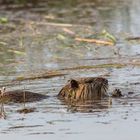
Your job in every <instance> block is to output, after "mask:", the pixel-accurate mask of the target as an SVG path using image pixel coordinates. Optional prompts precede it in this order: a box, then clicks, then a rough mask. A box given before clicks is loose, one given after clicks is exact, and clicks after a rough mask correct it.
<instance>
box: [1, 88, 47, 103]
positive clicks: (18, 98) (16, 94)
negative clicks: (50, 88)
mask: <svg viewBox="0 0 140 140" xmlns="http://www.w3.org/2000/svg"><path fill="white" fill-rule="evenodd" d="M47 97H48V96H46V95H43V94H39V93H34V92H30V91H24V90H13V91H6V92H4V94H3V96H0V100H1V101H3V102H14V103H22V102H35V101H40V100H42V99H45V98H47Z"/></svg>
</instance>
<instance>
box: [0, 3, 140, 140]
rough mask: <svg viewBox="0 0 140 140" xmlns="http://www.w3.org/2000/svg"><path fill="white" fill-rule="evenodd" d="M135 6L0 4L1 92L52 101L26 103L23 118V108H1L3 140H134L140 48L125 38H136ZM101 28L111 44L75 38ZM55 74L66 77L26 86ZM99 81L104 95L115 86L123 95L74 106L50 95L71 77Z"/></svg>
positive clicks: (139, 113)
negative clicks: (19, 91) (103, 81)
mask: <svg viewBox="0 0 140 140" xmlns="http://www.w3.org/2000/svg"><path fill="white" fill-rule="evenodd" d="M139 7H140V3H139V0H133V1H131V0H114V1H111V0H110V1H109V0H107V1H103V0H95V1H92V0H87V1H82V0H69V1H66V0H62V1H61V2H58V1H55V0H54V1H52V2H47V3H45V2H43V3H40V4H39V6H37V7H32V8H28V9H25V8H19V7H17V6H16V5H14V6H13V5H12V6H9V7H8V8H6V7H5V6H2V5H1V6H0V16H1V17H6V18H7V19H8V23H6V24H0V86H1V87H2V86H6V85H7V86H6V87H7V90H13V89H26V90H30V91H35V92H38V93H42V94H45V95H49V96H50V98H48V99H44V100H43V101H40V102H35V103H27V104H26V107H29V108H35V111H34V112H31V113H28V114H22V113H18V112H17V110H19V109H22V108H23V104H14V103H11V104H5V105H4V107H5V111H6V116H7V117H6V119H3V118H1V119H0V139H5V140H9V139H10V140H12V139H19V138H20V139H21V140H22V139H32V138H33V139H42V138H43V139H45V138H48V139H58V140H62V139H69V140H70V139H81V140H84V139H85V138H86V139H89V140H92V139H95V140H102V139H104V140H112V139H115V140H117V139H119V140H124V139H127V140H132V139H134V140H136V139H139V138H140V134H139V129H140V60H139V59H140V45H139V43H140V42H139V40H137V41H135V40H134V41H127V40H126V38H127V37H135V36H137V37H139V36H140V20H139V19H140V15H139V13H140V8H139ZM103 29H105V30H107V31H108V32H109V33H111V34H112V35H114V36H115V37H116V39H117V43H116V45H114V46H104V45H97V44H91V43H83V42H76V41H75V40H74V39H73V36H75V35H76V36H78V37H85V38H86V37H91V36H93V38H94V37H96V35H97V33H101V32H102V30H103ZM52 71H54V72H55V71H57V73H61V74H65V75H62V76H55V77H51V78H41V79H34V80H31V79H28V80H27V79H26V80H24V78H26V77H28V76H29V77H34V76H36V75H38V74H44V73H45V74H46V72H49V73H51V72H52ZM47 74H48V73H47ZM101 75H102V76H104V77H106V78H107V79H108V80H109V85H110V87H109V91H112V90H113V89H114V88H120V89H121V90H122V93H123V94H124V95H125V96H124V97H123V98H114V99H112V104H110V103H109V101H107V100H105V101H96V102H95V103H93V104H92V105H91V104H90V103H87V104H77V105H75V106H71V105H68V104H65V103H64V102H62V101H60V100H58V99H57V98H56V97H55V95H57V94H58V92H59V90H60V89H61V87H62V86H63V85H64V84H65V83H66V82H67V80H68V79H70V78H72V77H89V76H101ZM15 79H18V80H15ZM13 80H14V81H13ZM128 93H133V94H129V95H128Z"/></svg>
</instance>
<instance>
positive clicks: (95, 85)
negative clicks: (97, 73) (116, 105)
mask: <svg viewBox="0 0 140 140" xmlns="http://www.w3.org/2000/svg"><path fill="white" fill-rule="evenodd" d="M107 89H108V80H107V79H105V78H102V77H88V78H80V79H76V80H75V79H72V80H69V82H68V83H67V84H66V85H65V86H64V87H63V88H62V89H61V90H60V92H59V94H58V97H61V98H64V99H68V100H90V99H101V98H102V97H105V96H106V92H107Z"/></svg>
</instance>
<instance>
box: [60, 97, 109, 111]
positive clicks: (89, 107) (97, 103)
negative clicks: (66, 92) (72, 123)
mask: <svg viewBox="0 0 140 140" xmlns="http://www.w3.org/2000/svg"><path fill="white" fill-rule="evenodd" d="M60 101H61V103H62V104H63V105H67V111H70V112H72V113H74V112H83V113H93V112H103V111H107V109H108V108H110V107H111V102H110V99H103V100H88V101H76V102H74V101H65V100H63V99H60Z"/></svg>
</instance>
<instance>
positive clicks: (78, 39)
mask: <svg viewBox="0 0 140 140" xmlns="http://www.w3.org/2000/svg"><path fill="white" fill-rule="evenodd" d="M75 40H76V41H80V42H88V43H96V44H103V45H110V46H114V43H113V42H111V41H104V40H99V39H87V38H78V37H77V38H75Z"/></svg>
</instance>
